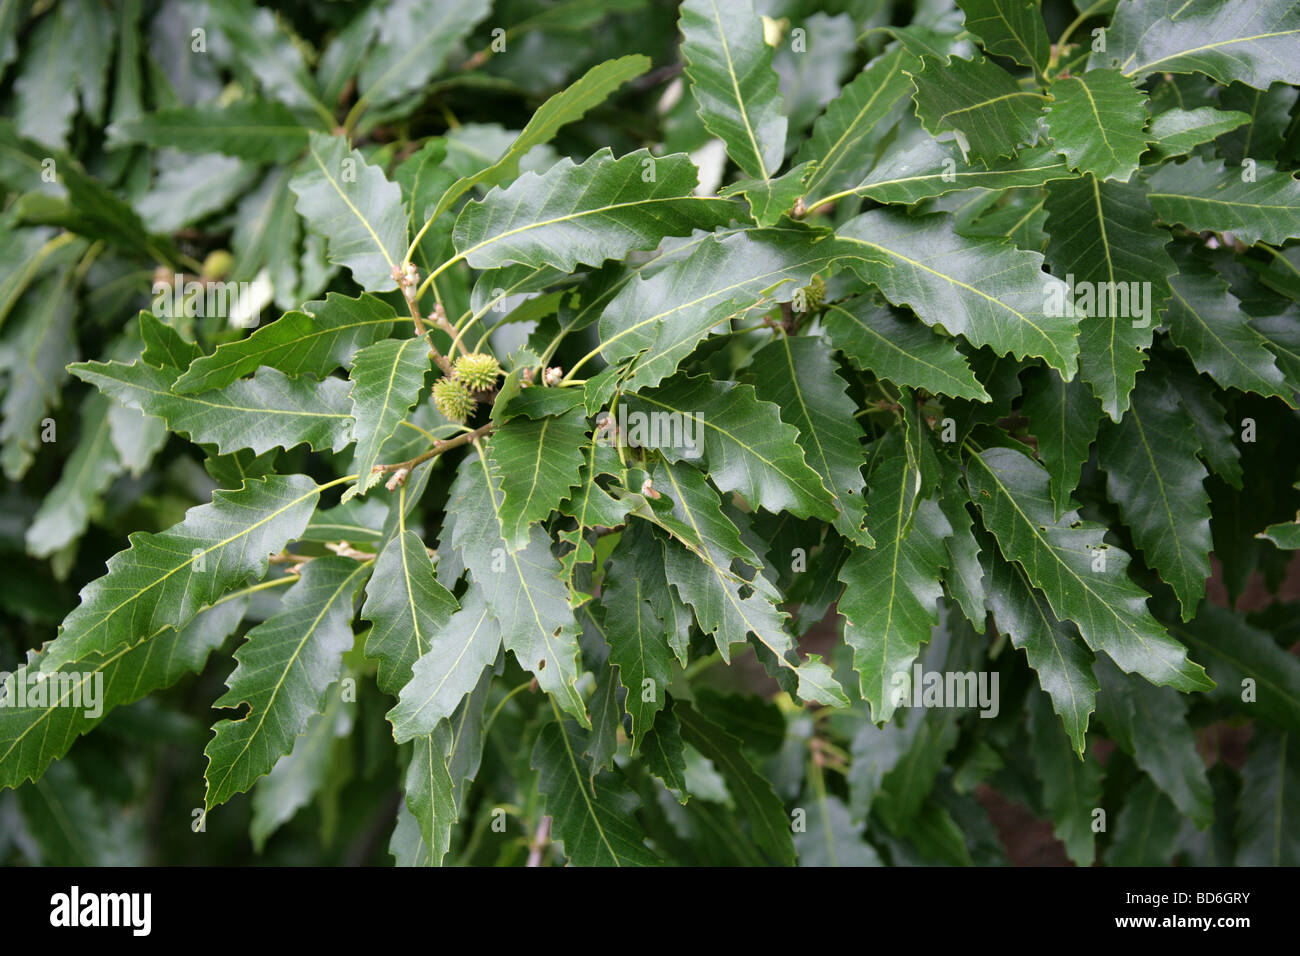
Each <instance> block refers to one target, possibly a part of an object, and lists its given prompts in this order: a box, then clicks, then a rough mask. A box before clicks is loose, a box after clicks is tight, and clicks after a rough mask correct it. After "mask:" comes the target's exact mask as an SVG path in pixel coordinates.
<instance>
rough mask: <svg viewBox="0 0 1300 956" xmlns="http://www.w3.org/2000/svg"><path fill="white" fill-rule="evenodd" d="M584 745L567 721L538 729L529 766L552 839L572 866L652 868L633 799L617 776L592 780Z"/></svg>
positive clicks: (652, 860)
mask: <svg viewBox="0 0 1300 956" xmlns="http://www.w3.org/2000/svg"><path fill="white" fill-rule="evenodd" d="M586 749H587V740H586V734H584V733H583V732H582V731H581V730H580V729H578V728H577V727H574V726H571V725H570V723H569V722H568V721H564V722H559V721H557V722H553V723H549V724H547V725H546V726H545V727H543V728H542V732H541V733H540V734H539V735H538V737H537V743H536V745H534V747H533V754H532V758H531V759H530V760H529V765H530V766H531V767H533V768H534V769H536V770H537V771H539V774H540V776H539V778H538V783H537V785H538V789H539V790H541V792H542V794H543V796H545V798H546V812H547V813H548V814H550V816H551V827H552V831H553V834H552V835H553V837H554V839H555V840H556V842H557V843H559V844H560V845H561V848H562V849H563V851H564V854H565V856H567V857H568V858H569V862H570V863H571V864H572V865H574V866H655V865H657V864H658V863H659V862H660V861H659V859H658V858H657V857H656V856H655V855H654V854H653V853H652V852H651V851H650V850H649V849H648V848H647V847H646V846H645V837H644V836H643V834H642V833H641V831H640V829H639V828H638V827H637V826H636V824H635V822H634V820H635V817H634V816H633V813H634V812H635V810H636V807H637V803H638V801H637V798H636V795H635V794H634V793H633V792H632V791H631V790H630V789H629V788H628V786H627V784H626V783H625V782H624V781H623V778H622V776H621V774H618V773H617V772H609V771H606V772H604V773H599V774H593V773H592V772H591V769H592V768H591V767H590V765H589V764H588V761H587V759H586V758H584V757H583V756H581V755H582V754H583V753H585V752H586Z"/></svg>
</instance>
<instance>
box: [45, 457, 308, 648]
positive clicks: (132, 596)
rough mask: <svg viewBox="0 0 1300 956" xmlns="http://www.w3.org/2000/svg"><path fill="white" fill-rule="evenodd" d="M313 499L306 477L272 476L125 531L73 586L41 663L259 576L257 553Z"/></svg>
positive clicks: (271, 546) (121, 640) (132, 635)
mask: <svg viewBox="0 0 1300 956" xmlns="http://www.w3.org/2000/svg"><path fill="white" fill-rule="evenodd" d="M319 498H320V492H319V488H318V487H317V485H316V483H315V482H314V481H312V480H311V479H310V478H307V477H305V476H303V475H272V476H270V477H268V478H263V479H259V480H256V481H249V482H247V483H246V484H245V485H244V487H243V488H241V489H240V490H238V491H217V492H214V493H213V496H212V503H211V504H206V505H200V506H199V507H197V508H191V509H190V510H189V511H188V512H186V514H185V520H184V521H182V522H181V523H180V524H177V525H174V526H172V527H171V528H168V529H167V530H166V531H163V532H161V533H159V534H148V533H146V532H137V533H136V534H133V535H132V536H131V547H130V548H129V549H127V550H126V551H122V552H120V553H118V554H116V555H114V556H113V557H112V558H109V560H108V574H106V575H104V576H103V577H101V578H97V579H96V580H94V581H92V582H91V583H90V584H88V585H86V587H84V588H83V589H82V591H81V603H80V604H79V605H78V606H77V607H76V608H75V609H74V610H73V611H72V613H71V614H69V615H68V616H67V618H65V619H64V621H63V626H62V628H61V629H60V631H59V636H58V637H57V638H56V639H55V640H54V641H53V642H52V643H51V644H49V645H48V647H47V649H46V657H45V659H44V661H43V662H42V664H41V670H42V671H43V672H45V673H49V672H51V671H55V670H58V669H59V667H60V666H61V665H62V664H65V663H68V662H69V661H76V660H80V659H82V658H84V657H85V656H86V655H88V654H92V653H97V654H109V653H111V652H113V651H115V650H118V649H119V648H124V647H125V648H132V647H135V646H137V645H139V644H142V643H144V642H145V641H148V640H149V639H150V638H151V637H152V636H153V635H154V634H155V633H156V632H157V631H158V629H159V628H160V627H176V628H179V627H183V626H184V625H185V624H186V623H188V622H189V620H190V619H191V618H193V617H194V615H195V614H197V613H198V612H199V611H200V610H201V609H202V608H204V607H205V606H207V605H209V604H212V603H214V602H215V601H216V599H217V598H219V597H220V596H221V595H222V594H224V593H225V592H226V591H229V590H230V589H232V588H236V587H239V586H241V585H243V584H244V583H246V582H247V581H249V580H251V579H254V578H261V577H262V576H263V575H265V574H266V569H267V556H268V555H271V554H278V553H279V552H280V551H282V550H283V549H284V546H285V545H286V544H288V543H289V542H290V541H292V540H294V539H295V538H297V537H298V536H299V535H300V534H302V531H303V529H304V528H306V527H307V519H309V518H310V517H311V513H312V512H313V511H314V510H315V509H316V502H317V501H318V500H319Z"/></svg>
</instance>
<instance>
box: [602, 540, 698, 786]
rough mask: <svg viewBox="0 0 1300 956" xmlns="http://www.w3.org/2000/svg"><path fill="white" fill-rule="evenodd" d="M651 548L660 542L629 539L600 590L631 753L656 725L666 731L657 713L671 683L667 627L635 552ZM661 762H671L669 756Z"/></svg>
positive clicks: (617, 551) (617, 550)
mask: <svg viewBox="0 0 1300 956" xmlns="http://www.w3.org/2000/svg"><path fill="white" fill-rule="evenodd" d="M648 547H653V548H655V549H656V550H658V542H656V541H654V540H653V539H649V540H647V539H646V538H644V537H642V538H637V537H635V536H628V535H625V536H624V537H623V539H622V540H620V541H619V544H618V545H617V546H615V548H614V553H613V554H611V555H610V563H609V570H608V572H607V573H606V575H605V585H604V588H603V589H602V591H601V603H603V604H604V606H605V639H606V640H607V641H608V642H609V660H610V663H611V664H614V665H615V666H616V667H618V679H619V683H621V684H622V685H623V686H624V687H625V688H626V689H627V697H626V698H625V699H624V701H623V706H624V708H625V709H626V710H627V712H628V715H629V716H630V717H631V718H632V729H631V732H630V734H629V736H630V737H631V738H632V748H633V753H635V752H636V748H637V746H638V745H639V744H643V742H644V740H645V735H646V734H647V733H648V732H649V731H650V728H651V727H652V726H653V727H654V728H655V729H656V731H659V730H660V729H663V728H660V726H659V722H658V718H657V717H656V714H658V713H659V711H661V710H662V709H663V706H664V704H665V703H666V701H667V696H666V694H667V690H668V684H669V682H670V681H671V680H672V677H673V658H672V650H671V649H670V648H669V646H668V628H667V625H666V624H665V623H664V621H663V620H662V619H661V618H660V617H659V615H658V614H656V613H655V609H654V606H653V604H652V603H651V601H650V600H649V595H650V593H651V590H652V589H653V588H654V586H655V585H654V582H653V581H652V580H650V579H647V580H644V581H643V580H642V579H641V577H640V576H639V575H638V573H637V571H638V562H639V560H640V556H639V555H638V553H637V552H638V551H640V550H643V549H645V548H648ZM661 586H662V585H661ZM674 623H675V622H674ZM647 682H648V683H647ZM665 732H669V731H667V730H665ZM661 756H663V755H661ZM663 759H664V761H667V757H666V756H663ZM662 769H664V767H663V766H661V770H662ZM683 772H684V771H683Z"/></svg>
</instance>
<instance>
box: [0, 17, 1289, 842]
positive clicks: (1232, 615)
mask: <svg viewBox="0 0 1300 956" xmlns="http://www.w3.org/2000/svg"><path fill="white" fill-rule="evenodd" d="M1297 84H1300V8H1298V7H1297V5H1296V4H1294V3H1291V2H1285V0H1262V2H1251V3H1246V2H1217V0H1190V2H1185V0H1178V2H1172V0H1120V2H1118V3H1116V2H1115V0H1097V2H1091V3H1088V2H1077V3H1074V4H1071V3H1069V2H1064V0H1061V2H1056V0H1045V2H1043V3H1042V4H1041V5H1040V4H1039V3H1036V2H1033V0H961V2H960V3H952V2H945V0H929V2H917V3H894V2H890V0H842V2H837V0H830V2H824V3H801V2H798V0H793V2H783V0H754V2H753V4H752V5H751V0H687V2H686V3H684V4H682V5H681V7H680V8H679V7H678V6H677V5H676V4H673V3H667V2H661V0H614V2H605V0H603V2H594V0H555V2H541V0H519V2H497V3H490V2H489V0H376V2H371V3H342V2H329V0H311V2H290V3H282V4H275V5H266V6H255V5H254V4H253V3H252V2H251V0H210V2H198V0H163V2H152V0H121V2H113V3H108V2H102V0H59V2H39V0H38V2H36V3H24V2H16V0H13V2H0V101H2V102H3V105H4V110H3V119H0V195H2V196H3V211H2V212H0V323H3V325H2V327H0V355H2V356H3V361H2V362H0V376H3V386H2V387H3V390H4V391H3V396H4V397H3V425H0V466H2V467H3V470H4V473H5V476H6V479H7V482H8V483H7V486H6V490H5V492H4V501H3V506H2V507H0V516H2V524H0V529H2V533H0V548H3V549H4V551H5V552H6V556H5V572H6V573H5V574H4V575H3V577H0V605H2V616H0V669H4V670H6V671H7V672H8V671H17V672H18V674H17V677H16V678H15V679H21V680H23V681H26V680H28V678H29V677H30V679H31V683H30V686H31V687H35V686H37V684H39V683H40V681H38V680H37V679H36V674H37V673H38V672H39V673H41V674H43V675H45V676H44V677H42V678H41V681H44V682H45V683H44V684H43V685H41V686H45V687H50V686H53V687H61V690H60V691H59V694H60V695H62V694H64V692H65V691H68V692H70V688H71V687H72V684H73V683H75V682H76V681H82V680H83V679H84V680H85V681H91V682H93V680H94V679H96V677H95V675H99V677H102V679H103V686H104V699H103V704H104V713H103V714H102V715H93V716H92V715H88V714H87V713H86V710H85V708H82V709H77V708H73V707H68V706H62V705H60V706H54V705H52V704H50V703H49V702H48V701H43V700H42V699H40V698H35V697H34V698H33V700H34V701H36V703H31V702H29V703H28V705H27V706H14V703H15V701H14V699H13V695H14V693H15V691H14V690H12V686H16V685H11V690H10V692H9V697H8V699H7V700H4V699H0V704H3V703H8V705H9V706H0V788H3V789H0V860H3V861H5V862H8V863H33V864H41V863H55V864H57V863H78V862H87V863H200V864H201V863H211V864H216V863H252V862H256V863H272V864H286V863H322V864H359V863H374V864H383V863H391V862H392V861H394V860H396V861H397V862H398V863H402V864H411V863H429V862H436V861H438V860H440V859H441V860H442V862H444V863H456V864H499V865H524V864H528V865H550V864H559V863H563V862H565V861H571V862H573V863H578V864H609V863H620V864H654V863H667V864H686V865H689V864H742V865H760V864H790V863H799V864H803V865H830V864H863V865H875V864H894V865H911V864H920V863H942V864H957V865H963V864H965V865H969V864H998V863H1003V862H1007V861H1008V860H1009V861H1011V862H1017V863H1026V862H1065V861H1066V860H1067V859H1068V860H1070V861H1073V862H1074V863H1077V864H1080V865H1088V864H1090V863H1093V862H1104V863H1109V864H1115V865H1131V864H1168V863H1175V862H1178V863H1183V864H1234V863H1235V864H1292V865H1294V864H1296V863H1298V862H1300V662H1297V660H1296V657H1295V654H1294V648H1295V646H1296V644H1297V641H1298V640H1300V634H1298V633H1297V625H1298V624H1300V615H1297V613H1296V603H1295V602H1296V600H1297V597H1298V596H1300V595H1298V592H1297V580H1298V579H1297V574H1296V564H1295V562H1294V561H1293V560H1292V558H1293V556H1294V549H1295V548H1297V547H1300V524H1297V507H1298V506H1300V493H1298V492H1297V487H1298V486H1297V479H1300V442H1298V441H1297V440H1296V438H1297V434H1300V433H1298V432H1297V418H1296V414H1297V413H1296V407H1297V396H1298V393H1300V322H1298V321H1297V320H1298V319H1300V311H1298V307H1297V300H1300V245H1298V244H1297V239H1300V184H1297V183H1296V181H1295V179H1294V178H1293V175H1292V171H1293V170H1294V169H1295V167H1296V164H1297V161H1298V159H1300V104H1298V103H1297V100H1298V98H1300V97H1298V93H1297ZM408 264H409V267H408ZM1115 284H1119V285H1118V286H1117V285H1115ZM1118 288H1122V290H1123V292H1124V293H1125V304H1124V305H1123V307H1122V308H1121V309H1120V310H1119V311H1118V314H1117V312H1116V303H1117V299H1116V298H1115V297H1113V296H1111V291H1113V290H1115V289H1118ZM1085 291H1086V292H1087V295H1088V296H1089V298H1088V299H1087V301H1086V302H1085V301H1084V300H1083V299H1081V298H1080V297H1079V296H1080V295H1081V294H1082V293H1083V292H1085ZM1094 291H1096V295H1095V296H1094V295H1093V292H1094ZM1103 301H1108V302H1109V306H1110V310H1109V312H1107V311H1105V310H1102V309H1101V308H1100V304H1101V303H1102V302H1103ZM488 356H490V357H488ZM498 363H499V368H498ZM552 370H554V371H552ZM655 413H659V414H661V415H663V414H664V413H669V414H679V415H681V416H683V417H682V418H679V419H674V420H671V421H674V422H675V423H676V424H677V425H679V426H680V427H679V429H678V430H677V431H675V432H673V431H670V432H669V433H668V434H663V433H647V432H640V433H638V432H636V431H635V430H634V429H635V428H636V427H637V422H638V421H639V422H646V421H655V420H656V419H654V418H653V417H651V416H653V415H654V414H655ZM638 415H640V416H641V418H639V419H638V418H637V416H638ZM606 416H608V420H607V418H606ZM620 416H622V417H620ZM694 416H699V417H698V419H697V418H695V417H694ZM659 420H660V421H669V420H670V419H667V418H661V419H659ZM610 422H614V423H618V425H617V426H611V425H610V424H609V423H610ZM692 423H696V424H697V425H698V427H699V428H700V431H699V432H698V433H697V434H696V440H695V441H694V442H693V441H692V440H691V439H690V435H691V432H690V429H691V428H692V427H693V424H692ZM681 429H686V431H684V432H683V431H682V430H681ZM196 506H200V507H197V508H196ZM128 548H129V550H128ZM114 555H117V557H114ZM110 559H111V560H110ZM106 563H107V574H106V573H105V572H106ZM56 637H57V639H56ZM914 665H918V667H919V669H920V671H921V672H922V674H921V676H918V677H917V678H916V680H917V682H918V684H917V685H916V686H920V683H919V682H920V681H921V680H922V679H923V676H924V674H925V673H938V674H940V675H941V676H943V675H956V674H970V675H972V681H973V683H972V686H976V683H978V685H979V686H981V687H992V688H993V690H994V696H993V698H992V700H990V701H984V702H981V701H976V700H973V699H964V700H961V701H958V702H956V704H954V701H952V700H951V699H947V698H943V699H938V700H937V701H933V700H914V701H911V703H912V704H913V705H915V706H907V703H908V701H907V700H903V699H900V697H899V693H898V692H899V689H900V687H907V688H911V687H912V686H913V684H912V683H911V680H912V676H913V673H914V670H913V668H914ZM20 668H21V669H20ZM60 673H61V674H63V675H65V676H69V675H75V680H72V681H70V682H68V683H65V684H63V685H59V684H58V675H59V674H60ZM900 674H902V675H905V679H904V682H903V683H902V684H900V682H899V681H898V679H897V675H900ZM994 681H996V683H994ZM87 686H93V684H88V685H87ZM950 686H951V682H950ZM3 693H4V692H3V691H0V694H3ZM51 700H53V698H51ZM58 703H60V704H66V701H65V700H63V698H62V697H60V700H59V701H58ZM936 703H937V704H940V705H943V704H947V705H948V706H935V704H936ZM922 705H924V706H922ZM214 707H215V708H216V710H215V711H214ZM88 731H93V732H89V733H88ZM83 734H85V735H86V736H85V737H84V738H82V735H83ZM431 850H432V851H433V852H431Z"/></svg>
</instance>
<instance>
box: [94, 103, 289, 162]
mask: <svg viewBox="0 0 1300 956" xmlns="http://www.w3.org/2000/svg"><path fill="white" fill-rule="evenodd" d="M310 132H311V130H310V129H308V128H307V127H306V126H304V125H303V124H302V123H300V122H299V120H298V118H297V117H296V116H295V115H294V113H293V112H292V111H291V110H289V109H288V108H287V107H285V106H282V105H281V104H279V103H275V102H272V101H270V100H236V101H235V102H233V103H230V104H227V105H226V106H223V107H221V108H219V109H213V108H211V107H210V106H205V107H203V108H181V109H173V110H162V111H160V112H157V113H149V114H146V115H143V116H134V117H131V118H129V119H126V120H123V121H122V122H119V123H115V124H114V125H113V126H111V127H109V130H108V138H109V141H110V142H120V143H144V144H146V145H149V146H153V147H166V148H171V149H179V150H182V151H184V152H187V153H224V154H225V155H227V156H236V157H238V158H239V159H247V160H251V161H252V162H256V163H288V162H291V161H292V160H293V159H294V158H295V157H296V156H298V155H299V154H300V153H302V152H303V150H305V149H306V148H307V137H308V135H309V134H310Z"/></svg>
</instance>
